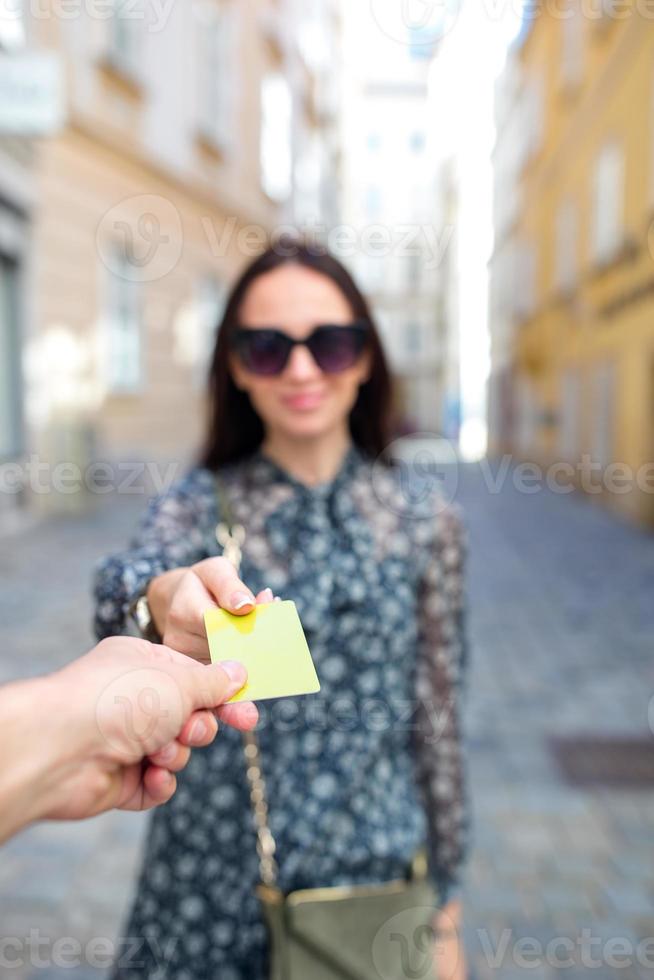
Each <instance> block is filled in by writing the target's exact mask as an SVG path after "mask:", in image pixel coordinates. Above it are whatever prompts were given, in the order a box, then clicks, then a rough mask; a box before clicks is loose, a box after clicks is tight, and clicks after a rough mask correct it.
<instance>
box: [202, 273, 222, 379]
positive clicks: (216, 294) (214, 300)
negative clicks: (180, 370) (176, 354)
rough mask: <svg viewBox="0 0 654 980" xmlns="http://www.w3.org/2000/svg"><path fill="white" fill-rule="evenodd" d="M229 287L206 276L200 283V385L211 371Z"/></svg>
mask: <svg viewBox="0 0 654 980" xmlns="http://www.w3.org/2000/svg"><path fill="white" fill-rule="evenodd" d="M226 300H227V287H226V286H225V284H224V283H223V282H221V281H220V280H219V279H215V278H214V277H213V276H206V277H205V278H204V279H201V280H200V282H199V283H198V289H197V299H196V304H197V325H198V344H197V358H196V363H195V370H194V374H195V382H196V384H197V385H198V387H204V385H205V383H206V379H207V373H208V371H209V361H210V359H211V354H212V353H213V348H214V344H215V342H216V336H217V332H218V327H219V326H220V321H221V320H222V316H223V313H224V312H225V303H226Z"/></svg>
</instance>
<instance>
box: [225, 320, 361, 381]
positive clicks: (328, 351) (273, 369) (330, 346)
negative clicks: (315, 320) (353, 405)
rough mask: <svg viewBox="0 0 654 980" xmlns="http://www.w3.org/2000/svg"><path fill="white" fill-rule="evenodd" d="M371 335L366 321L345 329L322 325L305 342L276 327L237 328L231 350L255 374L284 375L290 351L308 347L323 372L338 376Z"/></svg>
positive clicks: (349, 324)
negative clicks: (295, 348)
mask: <svg viewBox="0 0 654 980" xmlns="http://www.w3.org/2000/svg"><path fill="white" fill-rule="evenodd" d="M369 333H370V328H369V325H368V323H367V322H366V321H365V320H357V321H355V322H354V323H348V324H344V325H343V326H338V325H337V324H331V323H330V324H321V325H320V326H318V327H316V328H315V330H313V331H312V332H311V333H310V334H309V336H308V337H305V338H304V340H296V339H295V338H294V337H289V335H288V334H286V333H284V332H283V331H282V330H277V329H276V328H274V327H265V328H263V329H262V328H259V327H257V328H254V327H253V328H249V327H236V328H235V330H234V333H233V335H232V348H233V350H234V351H236V353H237V354H238V356H239V357H240V359H241V361H242V363H243V365H244V366H245V367H246V368H247V370H248V371H251V372H252V374H261V375H274V374H281V373H282V371H283V370H284V368H285V367H286V365H287V364H288V359H289V357H290V355H291V351H292V350H293V348H294V347H297V346H298V344H299V345H301V346H303V347H308V348H309V350H310V351H311V355H312V357H313V359H314V361H315V362H316V364H317V365H318V367H319V368H320V369H321V371H324V372H325V373H326V374H337V373H338V372H339V371H346V370H347V369H348V368H350V367H352V366H353V365H354V364H355V363H356V361H357V360H358V358H359V356H360V354H361V352H362V351H363V349H364V347H365V345H366V342H367V340H368V336H369Z"/></svg>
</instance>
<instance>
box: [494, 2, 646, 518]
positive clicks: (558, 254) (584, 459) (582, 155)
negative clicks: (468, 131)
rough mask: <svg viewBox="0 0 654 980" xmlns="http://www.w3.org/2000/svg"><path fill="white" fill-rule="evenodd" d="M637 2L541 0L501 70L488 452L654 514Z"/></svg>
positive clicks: (636, 514)
mask: <svg viewBox="0 0 654 980" xmlns="http://www.w3.org/2000/svg"><path fill="white" fill-rule="evenodd" d="M646 14H647V12H646V11H645V13H643V8H641V7H640V6H637V5H632V4H626V5H625V4H614V3H605V4H601V5H597V7H596V8H595V7H593V9H592V10H591V9H590V7H589V6H588V5H583V4H581V3H577V2H576V0H570V2H569V3H567V4H561V5H560V8H557V10H556V11H555V10H550V9H548V8H546V7H541V6H539V7H538V8H537V12H536V13H534V14H532V17H531V20H530V21H526V22H525V26H524V29H523V32H522V34H521V36H520V38H519V41H518V43H517V44H516V45H515V46H514V48H513V49H512V51H511V52H510V54H509V58H508V60H507V65H506V68H505V70H504V72H503V74H502V76H501V78H500V79H499V82H498V85H497V91H496V123H497V141H496V146H495V151H494V169H495V204H494V209H495V211H494V213H495V217H494V221H495V245H494V251H493V256H492V260H491V267H490V268H491V288H490V325H491V361H492V367H491V378H490V386H489V439H490V442H489V448H490V451H491V453H493V454H500V453H505V452H508V453H514V454H516V455H517V456H518V457H519V458H522V459H529V460H534V461H536V462H538V463H539V464H542V465H545V466H552V465H553V464H555V466H556V475H554V477H553V478H554V479H555V480H557V481H558V482H559V483H562V484H563V485H565V484H568V483H570V482H571V481H573V483H574V485H576V486H578V487H580V488H581V489H583V490H586V491H587V492H588V493H589V494H591V495H592V496H593V497H594V498H597V499H600V500H602V501H603V502H605V503H606V504H607V505H608V506H611V507H613V508H615V509H616V510H618V511H619V512H620V513H623V514H625V515H627V516H629V517H630V518H633V519H636V520H638V521H641V522H644V523H647V524H654V471H653V470H652V466H651V464H652V462H653V452H652V450H653V448H654V413H653V412H652V405H653V404H654V260H653V256H654V253H653V251H652V248H653V245H654V238H653V236H652V225H651V222H652V217H653V211H654V24H653V23H652V21H651V19H648V18H647V16H646ZM552 473H553V474H554V470H552Z"/></svg>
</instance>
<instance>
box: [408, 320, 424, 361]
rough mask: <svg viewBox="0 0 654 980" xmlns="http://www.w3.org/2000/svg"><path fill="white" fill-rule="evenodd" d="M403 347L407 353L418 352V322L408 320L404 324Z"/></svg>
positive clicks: (419, 341)
mask: <svg viewBox="0 0 654 980" xmlns="http://www.w3.org/2000/svg"><path fill="white" fill-rule="evenodd" d="M405 347H406V351H407V354H419V353H420V350H421V347H422V336H421V330H420V324H419V323H418V322H417V321H416V320H410V321H409V323H407V325H406V333H405Z"/></svg>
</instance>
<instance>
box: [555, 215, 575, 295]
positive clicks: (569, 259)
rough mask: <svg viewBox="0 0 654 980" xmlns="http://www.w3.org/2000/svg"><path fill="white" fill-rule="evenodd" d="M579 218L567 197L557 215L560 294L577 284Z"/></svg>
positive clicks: (556, 276) (558, 284)
mask: <svg viewBox="0 0 654 980" xmlns="http://www.w3.org/2000/svg"><path fill="white" fill-rule="evenodd" d="M577 226H578V216H577V208H576V205H575V202H574V200H573V199H572V198H570V197H566V198H564V200H563V201H562V202H561V204H560V205H559V209H558V211H557V213H556V254H555V259H554V261H555V269H554V279H555V286H556V288H557V290H559V291H560V292H564V293H567V292H570V291H571V290H572V289H574V286H575V284H576V282H577V235H578V229H577Z"/></svg>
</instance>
